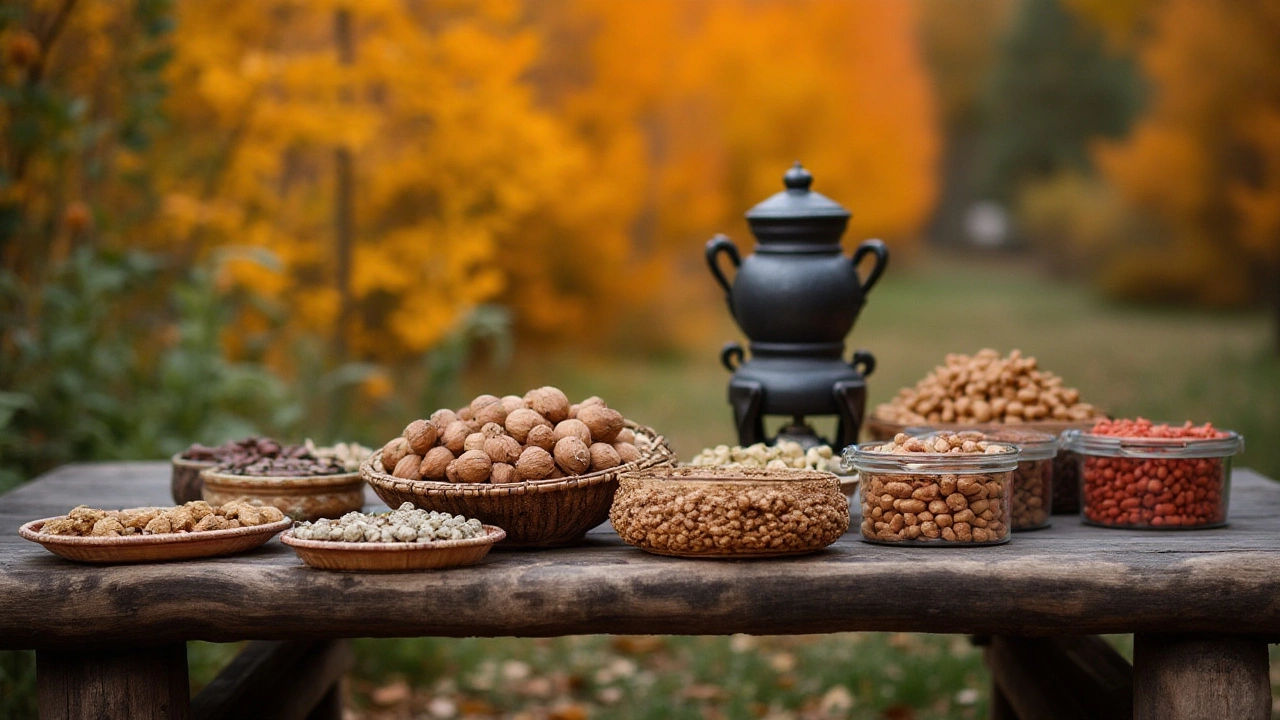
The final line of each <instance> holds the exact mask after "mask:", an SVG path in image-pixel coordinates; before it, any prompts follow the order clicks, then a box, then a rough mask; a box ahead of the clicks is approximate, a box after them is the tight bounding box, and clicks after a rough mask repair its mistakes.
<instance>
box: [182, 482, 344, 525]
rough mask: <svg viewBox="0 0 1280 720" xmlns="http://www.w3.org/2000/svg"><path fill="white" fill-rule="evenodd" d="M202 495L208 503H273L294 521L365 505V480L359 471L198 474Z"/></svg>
mask: <svg viewBox="0 0 1280 720" xmlns="http://www.w3.org/2000/svg"><path fill="white" fill-rule="evenodd" d="M200 479H201V482H203V483H204V488H203V491H202V492H203V495H204V500H205V502H207V503H209V504H210V505H214V506H217V505H224V504H226V503H229V502H231V501H232V500H236V499H239V498H247V499H248V500H249V502H252V503H256V504H262V505H274V506H276V507H278V508H280V511H281V512H283V513H284V514H285V515H288V516H289V517H291V518H293V519H294V520H319V519H320V518H339V517H342V516H343V515H345V514H347V513H349V512H352V511H354V510H359V509H360V508H362V507H364V480H362V479H361V478H360V473H358V472H349V473H341V474H338V475H318V476H307V477H260V476H255V475H228V474H226V473H220V472H215V471H213V470H205V471H204V472H202V473H200Z"/></svg>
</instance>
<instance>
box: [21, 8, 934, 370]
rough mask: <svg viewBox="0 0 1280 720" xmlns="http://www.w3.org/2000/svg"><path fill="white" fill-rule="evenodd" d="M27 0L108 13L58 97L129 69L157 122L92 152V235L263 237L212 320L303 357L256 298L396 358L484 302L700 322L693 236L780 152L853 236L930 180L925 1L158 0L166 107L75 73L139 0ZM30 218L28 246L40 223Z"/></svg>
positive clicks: (426, 344) (545, 330) (910, 237)
mask: <svg viewBox="0 0 1280 720" xmlns="http://www.w3.org/2000/svg"><path fill="white" fill-rule="evenodd" d="M46 4H47V5H48V6H49V7H50V8H52V9H53V11H54V12H57V13H61V14H62V15H64V16H65V17H66V19H67V22H71V23H87V22H89V19H90V18H97V20H95V22H96V23H97V24H96V25H93V26H92V27H94V28H96V29H94V30H86V36H85V39H84V44H85V46H86V47H87V48H88V49H89V50H90V51H91V52H89V53H87V54H85V55H83V56H77V55H75V54H71V53H67V54H64V55H62V56H61V61H62V62H64V63H66V64H67V65H68V72H69V73H74V72H79V76H77V77H76V78H74V79H73V80H72V81H69V82H70V83H71V85H72V86H73V90H74V92H71V93H69V94H70V95H71V96H73V97H79V95H80V94H83V93H90V92H92V91H94V90H95V88H105V89H107V90H109V91H110V92H113V93H118V94H119V96H120V100H121V102H125V101H127V102H133V101H134V98H133V93H135V92H138V93H139V97H140V98H141V99H142V101H145V102H148V103H150V105H148V107H150V108H153V109H156V110H157V113H156V114H158V118H159V120H160V121H162V122H163V131H161V132H157V133H154V135H153V137H152V138H151V141H150V142H149V143H148V144H147V145H146V146H145V147H144V146H138V147H132V146H128V145H127V144H126V145H123V146H121V145H120V144H119V143H117V144H116V147H115V148H114V151H113V152H112V153H111V154H109V155H105V156H103V157H101V158H99V159H97V160H96V161H95V164H94V165H93V167H95V168H97V173H98V174H97V175H93V176H92V177H89V178H86V180H85V185H86V186H92V187H91V188H90V190H91V192H90V193H89V194H91V195H93V199H94V201H95V202H94V203H90V204H88V205H86V206H85V207H84V208H82V210H88V211H89V214H92V213H93V212H104V213H105V212H106V209H105V206H100V205H99V204H97V203H107V202H109V203H110V204H111V207H112V208H113V214H114V208H127V209H128V210H129V212H128V217H127V220H126V219H125V218H124V217H123V216H122V217H121V219H120V221H119V222H120V224H119V232H117V233H114V234H108V235H109V237H110V239H111V241H112V242H115V243H117V244H118V246H121V247H126V246H127V247H141V248H146V249H148V250H151V251H155V252H160V253H164V254H166V255H167V256H169V257H172V258H176V260H177V262H178V264H179V265H186V264H190V263H191V262H194V261H196V260H198V259H199V258H202V257H206V256H207V255H208V254H209V253H210V252H211V251H212V250H214V249H216V248H219V247H226V246H235V245H252V246H255V247H259V248H265V249H267V250H269V251H270V252H271V253H272V254H273V255H274V256H275V257H276V258H278V259H279V261H280V264H281V267H282V268H283V270H280V269H276V268H271V267H267V266H264V265H263V264H261V263H255V262H232V263H231V264H230V266H229V271H228V272H226V273H224V275H223V277H222V280H223V282H224V284H225V286H226V287H228V288H231V287H244V288H248V289H251V290H252V291H253V292H254V293H258V294H261V295H262V296H263V297H264V298H265V299H266V300H267V301H268V303H267V304H261V303H260V304H258V305H256V306H248V307H246V308H245V309H243V310H242V311H241V312H240V314H239V317H238V320H237V325H236V332H234V333H229V334H228V336H227V341H228V343H229V346H230V349H231V351H232V353H233V354H244V353H246V352H256V351H259V350H260V351H262V352H264V353H266V357H267V359H268V361H269V362H270V363H271V364H272V365H273V366H276V367H280V368H286V369H288V368H293V369H295V370H296V367H297V358H296V357H291V353H292V352H293V351H292V350H291V348H292V347H294V346H293V345H292V344H291V343H289V342H281V341H280V340H281V338H279V337H278V336H277V335H274V334H272V333H270V332H269V330H270V329H271V328H272V321H273V318H275V317H279V314H278V313H274V314H273V312H272V310H271V309H272V307H273V305H272V304H271V303H274V306H275V307H279V308H283V309H284V311H285V313H286V314H285V317H287V320H288V323H287V326H288V329H289V330H290V332H292V333H294V334H298V335H311V334H314V335H320V336H323V337H327V338H331V339H332V345H331V352H332V353H333V354H334V355H335V356H337V357H336V359H341V357H352V358H370V359H376V360H378V361H382V362H390V363H396V362H402V361H411V360H412V359H413V358H415V357H417V356H418V355H419V354H420V353H422V352H423V351H424V350H426V349H428V348H431V347H433V346H434V345H436V344H437V343H439V342H440V341H441V339H442V338H443V337H444V336H445V334H446V333H448V332H449V331H450V329H451V328H452V327H454V326H455V325H456V323H457V322H458V321H459V319H460V318H462V317H464V316H466V315H467V313H468V312H469V310H470V309H471V308H474V307H476V306H477V305H479V304H481V303H485V302H499V303H502V304H504V305H506V306H508V307H510V308H511V309H512V311H513V312H514V314H515V319H516V323H517V328H518V330H519V331H520V332H521V333H522V335H523V336H524V337H525V338H526V340H529V341H537V340H546V341H555V342H569V343H572V344H574V345H575V346H583V347H589V346H592V345H596V346H604V345H606V344H608V343H610V342H614V341H617V340H618V339H619V338H623V337H631V342H639V343H640V344H641V345H642V346H643V347H655V346H663V345H673V344H678V343H679V342H680V341H681V340H682V339H684V338H688V337H691V336H696V335H697V334H698V331H699V329H700V328H699V326H698V324H697V323H698V314H697V313H691V312H689V311H688V307H689V300H690V298H694V299H697V298H713V296H714V292H713V290H714V288H713V283H711V282H710V280H709V279H708V278H706V277H704V276H703V274H704V272H705V271H704V270H703V269H702V268H701V267H700V261H699V258H700V252H699V249H700V245H701V242H702V240H704V239H705V238H706V237H708V236H709V235H710V234H711V233H713V232H715V231H719V230H729V231H731V232H734V233H735V234H736V235H737V236H738V237H739V238H740V239H742V240H743V241H744V242H745V241H746V238H745V237H744V235H745V224H744V223H743V222H742V220H741V213H742V212H743V211H745V210H746V209H747V208H749V207H750V206H751V205H752V204H754V203H755V202H757V201H759V200H761V199H763V198H764V197H766V196H768V195H769V194H772V193H773V192H775V191H777V190H778V189H780V180H779V178H780V175H781V173H782V172H783V171H784V170H785V169H786V167H787V166H788V165H789V164H790V162H791V161H792V160H794V159H796V158H800V159H802V160H804V161H805V162H806V163H807V164H808V165H809V166H810V167H811V169H812V170H813V171H814V173H815V175H816V176H817V177H818V183H819V189H820V190H822V191H823V192H824V193H826V194H828V195H830V196H832V197H834V198H836V199H838V200H840V201H841V202H843V203H845V204H846V205H848V206H849V207H850V208H851V209H853V211H854V213H855V216H854V222H853V225H852V229H851V232H850V236H851V237H856V238H861V237H864V236H867V235H881V236H884V237H885V238H886V239H887V240H888V241H890V242H891V243H892V244H895V245H897V246H898V247H899V248H908V247H910V245H911V244H912V243H913V242H914V240H915V237H916V235H917V233H918V231H919V229H920V225H921V223H922V221H923V220H924V218H925V216H926V214H927V212H928V210H929V208H930V205H931V203H932V201H933V196H934V181H933V175H934V170H935V168H934V165H935V155H936V153H937V145H938V141H937V133H936V131H935V118H934V117H933V99H932V94H931V88H930V86H929V83H928V81H927V77H926V73H925V69H924V67H923V65H922V63H921V60H920V53H919V49H918V47H917V44H916V36H915V29H916V26H915V23H916V12H917V8H916V4H915V3H914V2H898V1H896V0H874V1H870V2H864V3H846V2H841V1H839V0H804V1H803V2H784V1H782V0H761V1H760V2H753V3H687V2H681V1H680V0H654V1H651V2H638V1H629V2H612V1H606V0H551V1H549V2H521V1H520V0H478V1H474V2H473V1H463V0H433V1H432V2H420V1H409V0H367V1H364V2H359V3H357V2H350V1H349V0H315V1H309V2H303V1H302V0H272V1H271V2H257V3H244V2H238V1H236V0H199V1H196V0H186V1H178V2H175V3H174V4H173V5H172V6H170V5H169V4H168V3H159V4H156V3H155V2H153V3H152V4H153V5H155V6H156V7H157V8H161V10H160V11H159V12H158V17H159V21H162V22H165V23H168V21H169V20H170V16H172V21H173V22H172V25H173V32H172V34H171V35H170V36H168V37H166V38H165V42H164V43H163V46H162V52H163V54H162V55H161V56H159V60H158V61H157V62H155V63H154V64H153V67H154V68H155V69H156V70H157V72H156V73H155V74H157V75H158V80H157V82H160V83H162V84H163V86H164V87H167V89H168V92H167V95H163V102H162V104H161V100H160V98H161V95H160V94H154V95H148V94H146V93H144V92H142V90H145V88H144V87H141V86H140V87H132V86H129V85H128V84H120V83H111V82H95V81H94V78H95V77H98V76H99V75H95V73H99V74H101V76H102V77H106V73H107V70H106V69H107V68H111V67H113V63H115V64H119V63H120V62H124V59H125V58H132V57H133V55H134V54H137V53H139V52H143V51H145V50H146V48H147V47H148V46H147V45H146V44H145V43H139V44H134V43H130V42H123V43H115V42H111V39H112V28H114V27H115V26H117V25H120V24H121V23H122V22H123V18H127V17H129V16H130V15H129V14H130V13H131V12H133V11H134V10H135V5H134V4H131V3H117V4H108V5H101V4H89V5H82V4H77V3H74V2H65V1H64V2H54V1H53V0H48V2H47V3H46ZM142 4H144V3H141V0H140V2H139V4H137V5H136V7H142ZM86 27H88V26H86ZM167 28H168V24H166V29H167ZM120 37H127V36H126V35H120ZM796 38H804V41H803V42H797V41H796ZM8 46H9V47H12V48H17V50H15V52H20V51H21V47H22V45H21V43H18V42H16V41H13V42H9V43H8ZM77 60H92V62H93V63H95V64H94V66H93V69H89V68H84V69H78V68H75V67H74V64H75V63H76V62H77ZM81 85H83V86H84V90H83V93H81V91H80V90H78V89H77V88H80V86H81ZM48 141H49V139H48V138H44V137H40V138H35V139H34V140H32V142H33V143H35V144H47V142H48ZM129 173H136V174H139V175H141V176H143V178H144V180H143V184H144V185H145V188H144V189H143V190H142V191H137V192H134V194H133V195H130V194H129V192H130V187H129V186H128V185H127V184H125V183H121V182H118V180H119V179H120V177H121V176H122V175H125V174H129ZM53 197H56V196H53ZM39 202H42V200H40V199H39V198H38V197H37V196H36V195H34V194H33V195H29V196H27V197H26V199H25V200H23V201H22V202H20V203H18V204H17V205H15V206H14V207H18V208H21V213H22V214H23V215H24V217H26V218H28V219H30V218H33V217H35V216H36V215H38V214H39V213H38V212H36V210H37V209H38V208H36V205H38V203H39ZM46 214H47V213H46ZM80 215H84V213H83V212H81V213H80ZM77 217H79V215H78V216H77ZM30 227H31V228H35V229H34V230H33V231H32V234H31V235H30V236H29V237H28V239H27V241H25V242H24V243H23V245H24V247H29V248H38V247H39V243H38V242H37V240H38V239H39V238H40V237H41V234H40V233H41V232H42V231H43V230H41V229H40V228H44V230H47V229H48V227H49V223H48V222H44V224H43V225H41V224H40V223H38V222H36V223H32V224H31V225H30ZM104 236H105V235H104ZM686 275H692V277H690V279H689V282H687V283H685V282H680V280H681V279H682V278H684V277H685V276H686ZM686 288H687V289H686ZM704 304H708V305H710V307H711V308H712V309H714V310H715V311H718V310H719V308H718V305H716V304H714V303H713V302H708V303H704ZM636 336H638V337H639V340H636V339H635V338H636Z"/></svg>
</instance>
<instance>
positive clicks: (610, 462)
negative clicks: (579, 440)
mask: <svg viewBox="0 0 1280 720" xmlns="http://www.w3.org/2000/svg"><path fill="white" fill-rule="evenodd" d="M587 451H588V452H590V453H591V472H596V471H597V470H608V469H609V468H612V467H617V466H619V465H621V464H622V459H621V457H619V455H618V451H617V450H614V449H613V446H612V445H608V444H606V443H594V444H593V445H592V446H591V447H589V448H587Z"/></svg>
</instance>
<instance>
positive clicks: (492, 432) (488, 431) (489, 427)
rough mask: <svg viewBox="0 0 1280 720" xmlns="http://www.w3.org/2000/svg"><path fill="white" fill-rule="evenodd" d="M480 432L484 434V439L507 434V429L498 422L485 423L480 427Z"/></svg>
mask: <svg viewBox="0 0 1280 720" xmlns="http://www.w3.org/2000/svg"><path fill="white" fill-rule="evenodd" d="M480 434H481V435H484V439H485V440H488V439H489V438H496V437H502V436H503V435H506V434H507V429H506V428H504V427H503V426H502V425H499V424H498V423H492V422H491V423H485V424H484V425H483V426H482V427H481V428H480Z"/></svg>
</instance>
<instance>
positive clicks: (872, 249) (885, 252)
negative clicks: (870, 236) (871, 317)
mask: <svg viewBox="0 0 1280 720" xmlns="http://www.w3.org/2000/svg"><path fill="white" fill-rule="evenodd" d="M868 253H871V254H874V255H875V256H876V264H875V265H874V266H873V267H872V268H871V274H869V275H867V279H866V280H864V281H863V283H862V297H864V298H865V297H866V296H867V293H869V292H871V287H872V286H873V285H875V284H876V281H877V280H879V279H880V274H881V273H883V272H884V266H885V265H887V264H889V248H888V247H886V246H885V244H884V242H883V241H881V240H866V241H864V242H863V243H862V244H861V245H859V246H858V249H857V250H854V251H853V266H854V267H855V268H856V267H857V266H858V263H860V262H862V258H864V257H866V256H867V254H868Z"/></svg>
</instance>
